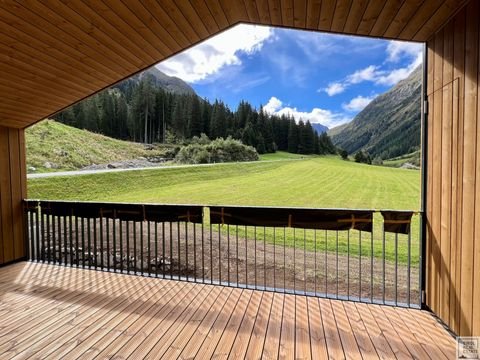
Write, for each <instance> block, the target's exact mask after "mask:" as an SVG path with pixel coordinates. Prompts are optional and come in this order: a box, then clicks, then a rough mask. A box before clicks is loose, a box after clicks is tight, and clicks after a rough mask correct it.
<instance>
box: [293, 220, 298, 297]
mask: <svg viewBox="0 0 480 360" xmlns="http://www.w3.org/2000/svg"><path fill="white" fill-rule="evenodd" d="M296 249H297V237H296V234H295V228H293V292H294V293H296V292H297V256H296V255H297V254H296Z"/></svg>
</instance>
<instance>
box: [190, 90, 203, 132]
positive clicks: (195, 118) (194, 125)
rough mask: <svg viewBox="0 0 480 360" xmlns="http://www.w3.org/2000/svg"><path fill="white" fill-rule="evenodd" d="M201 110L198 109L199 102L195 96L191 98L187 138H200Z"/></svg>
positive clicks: (201, 128) (201, 126)
mask: <svg viewBox="0 0 480 360" xmlns="http://www.w3.org/2000/svg"><path fill="white" fill-rule="evenodd" d="M203 127H204V126H203V119H202V110H201V108H200V101H199V100H198V97H197V96H196V95H194V96H192V100H191V107H190V114H189V120H188V135H189V137H194V136H200V134H201V133H202V132H203Z"/></svg>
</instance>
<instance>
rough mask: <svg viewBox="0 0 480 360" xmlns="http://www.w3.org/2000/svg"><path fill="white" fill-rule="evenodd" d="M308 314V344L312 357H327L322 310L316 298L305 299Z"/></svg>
mask: <svg viewBox="0 0 480 360" xmlns="http://www.w3.org/2000/svg"><path fill="white" fill-rule="evenodd" d="M307 305H308V316H309V318H310V324H309V325H310V344H311V350H312V359H327V358H328V351H327V343H326V340H325V330H324V328H323V323H322V312H321V311H320V304H319V303H318V299H316V298H313V297H309V298H308V299H307Z"/></svg>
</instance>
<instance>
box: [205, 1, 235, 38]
mask: <svg viewBox="0 0 480 360" xmlns="http://www.w3.org/2000/svg"><path fill="white" fill-rule="evenodd" d="M205 4H206V5H207V7H208V8H209V9H210V13H211V14H212V16H213V18H214V19H215V21H216V23H217V25H218V28H219V30H220V31H222V30H224V29H226V28H228V27H229V26H230V23H229V22H228V19H227V16H226V15H225V12H224V11H223V9H222V7H221V6H220V3H219V2H218V0H205Z"/></svg>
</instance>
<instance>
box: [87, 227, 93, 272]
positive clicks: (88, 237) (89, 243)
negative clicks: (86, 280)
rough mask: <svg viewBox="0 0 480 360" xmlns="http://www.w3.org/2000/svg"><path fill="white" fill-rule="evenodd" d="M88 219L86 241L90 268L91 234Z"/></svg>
mask: <svg viewBox="0 0 480 360" xmlns="http://www.w3.org/2000/svg"><path fill="white" fill-rule="evenodd" d="M91 231H92V229H91V226H90V218H87V241H88V267H89V268H91V267H92V260H93V259H92V258H93V257H92V234H91Z"/></svg>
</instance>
